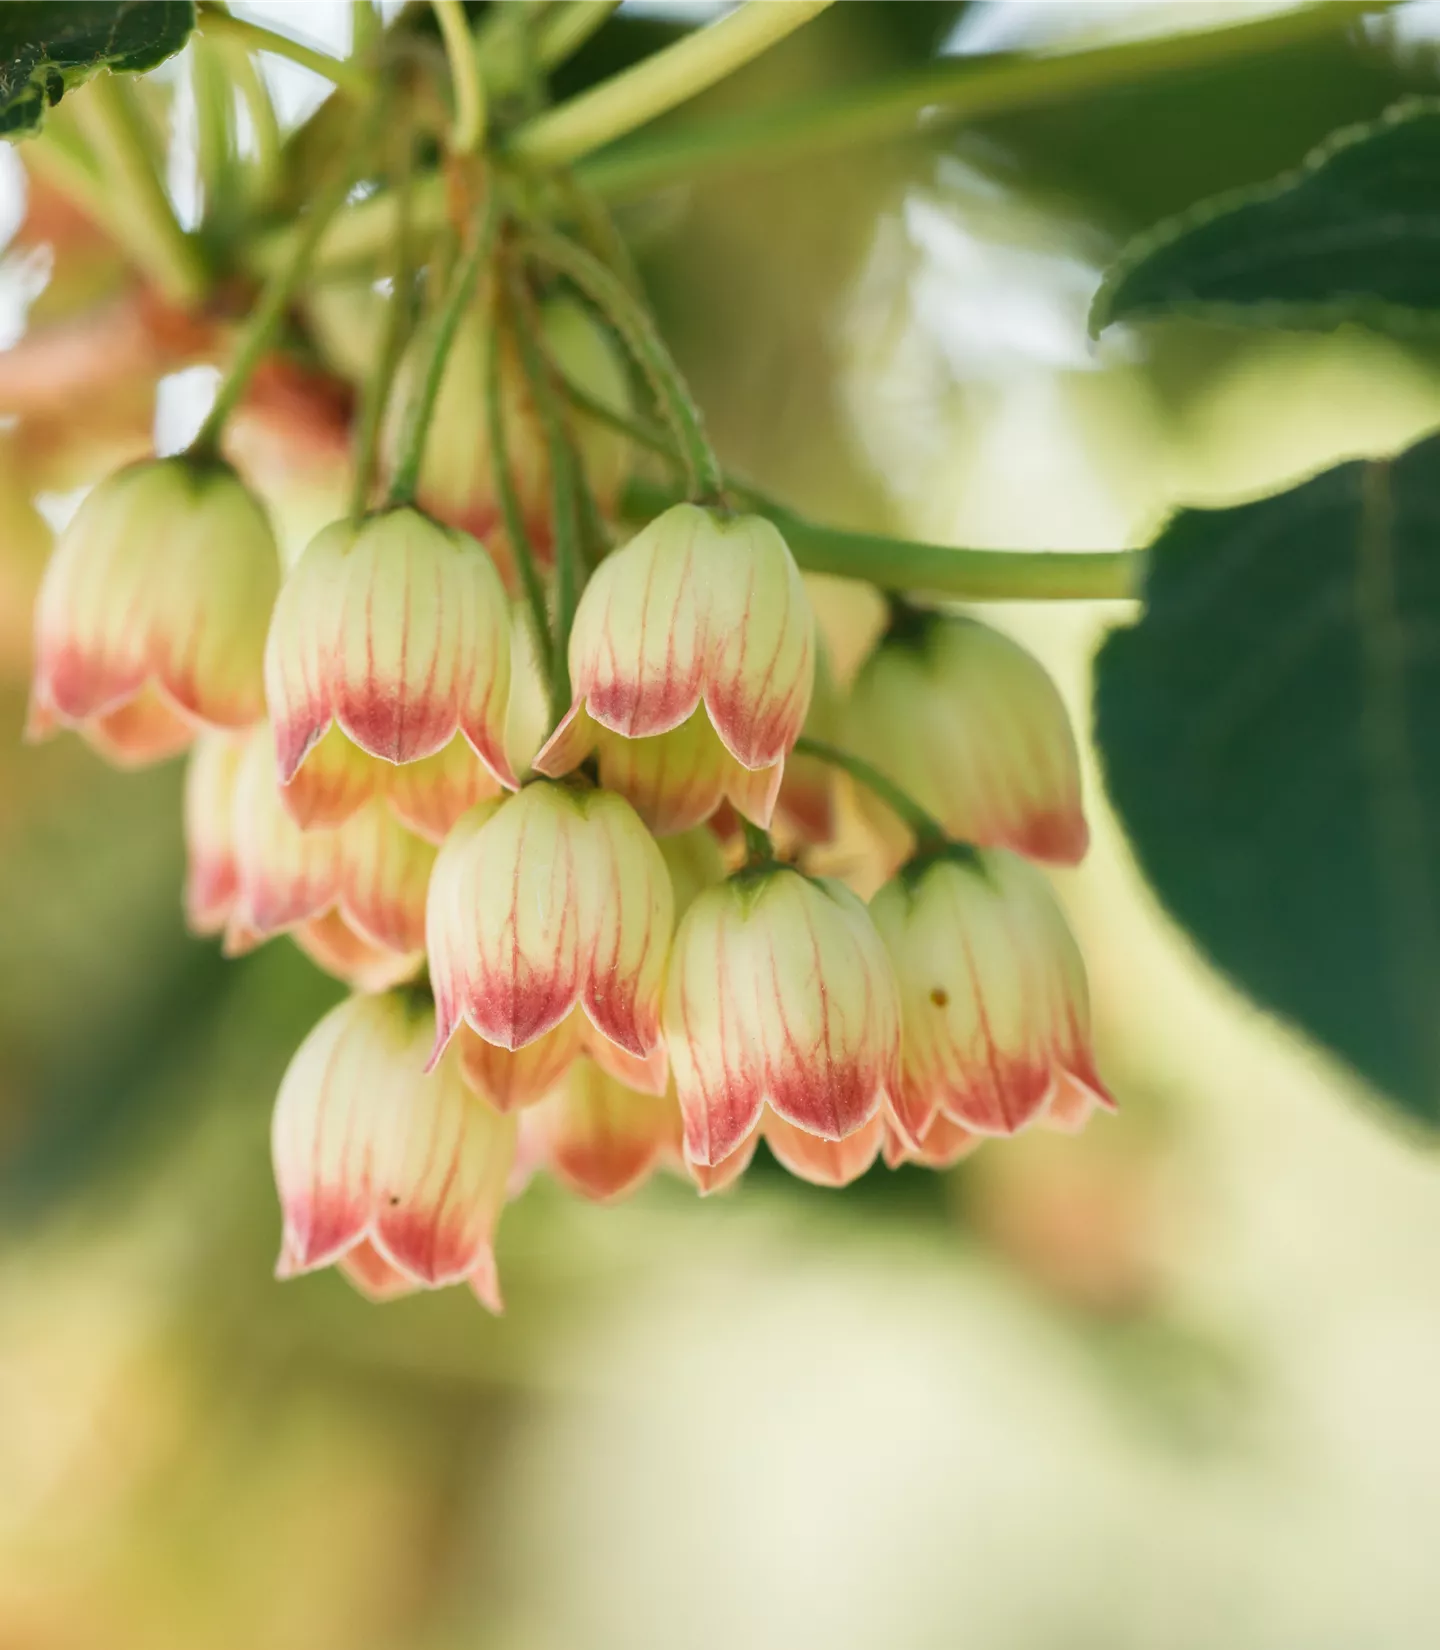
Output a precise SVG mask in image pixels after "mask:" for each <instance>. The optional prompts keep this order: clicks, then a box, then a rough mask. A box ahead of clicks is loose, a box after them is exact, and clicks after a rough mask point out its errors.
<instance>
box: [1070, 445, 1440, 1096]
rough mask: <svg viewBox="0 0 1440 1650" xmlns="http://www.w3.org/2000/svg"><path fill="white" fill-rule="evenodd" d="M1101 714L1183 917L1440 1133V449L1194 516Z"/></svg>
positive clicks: (1157, 562)
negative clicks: (1437, 1125) (1439, 1128)
mask: <svg viewBox="0 0 1440 1650" xmlns="http://www.w3.org/2000/svg"><path fill="white" fill-rule="evenodd" d="M1096 721H1097V727H1096V734H1097V739H1098V742H1099V745H1100V749H1101V754H1102V757H1103V760H1104V764H1105V771H1106V777H1107V782H1108V786H1109V791H1110V795H1111V797H1112V799H1113V801H1114V803H1115V806H1116V808H1117V809H1118V811H1119V813H1120V816H1121V818H1122V819H1123V821H1124V823H1125V827H1126V829H1127V831H1128V832H1129V835H1130V839H1131V841H1132V843H1133V845H1134V847H1135V851H1136V853H1137V855H1138V857H1139V860H1140V863H1141V865H1142V867H1143V868H1144V870H1145V872H1146V875H1147V876H1148V877H1149V879H1150V881H1151V882H1152V883H1153V885H1154V887H1155V888H1156V890H1157V891H1158V893H1159V895H1160V897H1161V899H1162V900H1163V902H1164V903H1165V905H1166V906H1167V907H1168V908H1169V910H1170V912H1171V914H1172V915H1173V916H1174V917H1175V918H1176V919H1177V920H1178V921H1179V922H1180V923H1181V924H1182V925H1183V926H1184V927H1185V928H1186V929H1188V930H1189V932H1190V934H1191V935H1192V936H1193V937H1194V939H1195V940H1196V941H1197V942H1198V944H1199V945H1200V946H1201V948H1202V949H1203V950H1204V951H1205V952H1206V953H1207V954H1208V955H1209V956H1210V958H1211V959H1212V960H1213V961H1214V962H1215V963H1216V964H1218V966H1219V967H1220V968H1222V969H1223V970H1225V971H1226V972H1227V973H1228V974H1230V975H1232V976H1233V977H1234V979H1235V980H1236V981H1237V982H1238V983H1239V984H1240V985H1241V986H1242V987H1243V988H1244V989H1245V990H1246V991H1248V992H1249V994H1250V995H1251V996H1252V997H1254V998H1255V999H1256V1000H1257V1001H1258V1002H1260V1003H1261V1004H1263V1005H1264V1006H1265V1007H1267V1008H1270V1009H1272V1010H1274V1011H1275V1012H1277V1013H1278V1014H1280V1015H1281V1016H1283V1017H1284V1018H1286V1019H1287V1020H1290V1021H1292V1022H1293V1023H1294V1024H1296V1025H1298V1026H1299V1027H1301V1028H1302V1029H1303V1030H1305V1031H1307V1032H1309V1033H1310V1035H1311V1036H1313V1037H1314V1038H1316V1039H1317V1040H1318V1041H1319V1042H1320V1043H1322V1044H1324V1045H1325V1046H1326V1047H1328V1048H1329V1049H1331V1050H1332V1051H1333V1052H1335V1053H1336V1054H1338V1055H1340V1056H1341V1057H1342V1058H1344V1059H1345V1060H1346V1061H1348V1062H1349V1063H1350V1064H1351V1065H1352V1066H1353V1067H1354V1068H1355V1069H1356V1070H1358V1071H1359V1072H1360V1073H1361V1074H1362V1075H1363V1076H1364V1077H1366V1078H1368V1079H1369V1080H1370V1082H1371V1083H1373V1084H1374V1085H1375V1086H1376V1087H1377V1088H1378V1089H1380V1090H1381V1091H1382V1092H1383V1093H1384V1094H1385V1095H1387V1096H1388V1097H1389V1098H1390V1099H1391V1100H1392V1101H1393V1102H1394V1103H1395V1104H1396V1105H1397V1106H1399V1107H1401V1108H1402V1109H1403V1110H1404V1111H1405V1112H1407V1113H1409V1114H1410V1115H1412V1116H1414V1117H1418V1118H1422V1119H1424V1120H1426V1121H1427V1122H1430V1123H1440V437H1432V438H1431V439H1429V440H1426V441H1423V442H1421V443H1420V444H1419V445H1418V446H1415V447H1412V448H1411V449H1410V450H1409V451H1408V452H1406V453H1404V454H1402V455H1401V456H1400V457H1399V458H1397V459H1394V460H1390V461H1385V462H1361V463H1350V464H1342V465H1339V466H1338V467H1337V468H1335V469H1333V470H1327V471H1325V472H1324V473H1323V474H1322V475H1319V476H1316V477H1315V478H1314V479H1313V480H1311V481H1307V482H1305V483H1304V484H1303V485H1301V486H1299V487H1295V488H1292V489H1291V490H1290V491H1289V492H1287V493H1282V494H1280V495H1279V496H1277V497H1274V498H1269V499H1264V500H1262V501H1261V502H1259V503H1256V504H1247V505H1242V506H1240V507H1239V508H1237V509H1231V510H1187V511H1184V512H1182V513H1181V514H1180V515H1178V516H1177V517H1176V518H1175V519H1174V521H1172V522H1171V524H1170V525H1169V526H1168V527H1167V528H1166V530H1165V532H1164V533H1163V534H1162V535H1161V537H1160V538H1159V540H1158V541H1157V542H1156V544H1155V546H1154V549H1153V551H1152V554H1151V564H1150V572H1149V577H1148V583H1147V589H1146V594H1145V610H1144V614H1143V617H1142V618H1141V620H1140V622H1139V623H1138V624H1137V625H1135V626H1134V628H1133V629H1130V630H1123V631H1119V632H1117V633H1116V634H1114V635H1113V636H1111V637H1110V639H1109V641H1108V642H1107V643H1106V644H1105V647H1104V649H1103V650H1102V652H1101V654H1100V659H1099V662H1098V667H1097V681H1096Z"/></svg>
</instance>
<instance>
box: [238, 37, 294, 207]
mask: <svg viewBox="0 0 1440 1650" xmlns="http://www.w3.org/2000/svg"><path fill="white" fill-rule="evenodd" d="M226 62H227V64H228V65H229V69H230V73H231V75H232V77H233V78H234V81H235V89H236V90H237V91H238V92H239V93H240V96H241V98H242V99H243V101H244V104H245V108H246V110H247V111H248V113H249V115H250V126H251V129H252V131H253V132H254V134H255V163H254V166H253V168H252V171H251V177H250V193H251V196H252V198H253V199H254V201H255V202H257V203H259V204H261V205H264V204H266V203H268V202H269V200H270V198H271V196H272V195H273V194H274V192H275V187H276V185H277V183H278V182H279V180H280V147H281V138H280V121H279V119H278V117H277V116H276V113H275V104H274V103H273V101H272V100H271V97H270V88H269V87H268V86H267V85H266V84H265V80H264V77H263V76H262V75H261V74H260V71H259V70H258V69H257V68H256V67H255V59H254V58H253V57H252V56H251V55H250V53H249V52H247V51H246V50H244V48H243V47H241V46H239V45H238V44H236V43H234V42H231V43H230V44H229V49H228V51H227V53H226Z"/></svg>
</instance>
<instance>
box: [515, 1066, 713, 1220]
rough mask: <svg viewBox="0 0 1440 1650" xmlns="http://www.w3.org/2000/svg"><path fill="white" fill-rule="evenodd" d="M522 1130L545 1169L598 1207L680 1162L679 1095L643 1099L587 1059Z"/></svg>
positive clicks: (530, 1115) (573, 1068)
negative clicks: (658, 1169)
mask: <svg viewBox="0 0 1440 1650" xmlns="http://www.w3.org/2000/svg"><path fill="white" fill-rule="evenodd" d="M520 1128H521V1133H522V1135H524V1136H525V1137H526V1141H527V1144H528V1145H529V1147H530V1149H531V1150H533V1152H534V1155H535V1158H536V1160H537V1161H538V1162H539V1163H540V1164H542V1165H543V1166H544V1167H545V1168H547V1169H548V1170H549V1171H550V1173H551V1174H553V1175H554V1176H555V1178H556V1179H557V1180H558V1181H560V1183H561V1184H562V1185H564V1186H567V1187H569V1189H570V1190H571V1191H573V1192H576V1193H578V1194H579V1195H580V1196H581V1197H588V1198H593V1199H595V1200H596V1201H597V1202H605V1201H608V1200H611V1199H614V1198H620V1197H624V1196H625V1195H626V1194H627V1193H629V1192H633V1191H634V1190H635V1189H636V1187H638V1186H639V1185H640V1184H641V1183H642V1182H643V1181H645V1180H646V1179H648V1178H649V1176H650V1175H651V1173H652V1172H653V1171H654V1170H655V1169H656V1168H658V1167H660V1166H662V1165H666V1164H671V1163H678V1162H679V1161H680V1111H679V1108H678V1107H677V1106H676V1104H675V1097H674V1095H673V1094H670V1095H656V1094H642V1093H640V1092H639V1091H638V1090H636V1089H633V1088H629V1087H627V1086H626V1085H625V1084H624V1083H622V1082H619V1081H617V1080H616V1079H615V1078H614V1077H612V1076H611V1075H610V1073H609V1072H607V1071H605V1070H603V1069H602V1068H601V1067H600V1066H599V1065H597V1064H596V1063H595V1062H594V1061H593V1060H587V1059H584V1058H583V1057H582V1058H581V1059H579V1060H577V1061H576V1062H575V1063H574V1065H572V1066H571V1068H570V1070H569V1072H568V1074H567V1075H566V1077H565V1080H564V1082H563V1083H561V1084H560V1086H559V1087H558V1088H557V1089H556V1090H555V1092H554V1093H553V1094H551V1095H549V1096H548V1097H547V1098H546V1099H545V1100H543V1101H542V1102H541V1103H540V1104H539V1105H538V1106H535V1107H534V1108H533V1109H532V1110H530V1111H527V1112H526V1113H525V1114H524V1117H523V1118H522V1120H521V1124H520ZM522 1149H523V1148H522Z"/></svg>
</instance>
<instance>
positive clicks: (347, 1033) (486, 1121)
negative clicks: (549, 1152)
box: [271, 992, 515, 1310]
mask: <svg viewBox="0 0 1440 1650" xmlns="http://www.w3.org/2000/svg"><path fill="white" fill-rule="evenodd" d="M433 1040H434V1015H433V1012H432V1011H431V1008H430V1005H429V1003H428V1002H427V1001H426V1000H425V999H424V998H423V997H422V996H421V995H419V994H418V993H409V992H388V993H386V994H384V995H382V996H375V997H352V998H350V999H349V1000H348V1001H347V1002H344V1003H341V1004H340V1006H339V1007H338V1008H335V1009H332V1010H331V1012H330V1013H329V1014H327V1015H326V1016H325V1018H324V1019H323V1020H321V1022H320V1023H319V1025H317V1026H316V1027H315V1029H314V1030H313V1031H312V1032H311V1033H310V1035H309V1036H308V1037H307V1038H306V1039H305V1041H304V1042H303V1043H302V1044H301V1045H300V1048H299V1050H298V1051H297V1053H296V1055H295V1057H294V1059H293V1060H292V1061H291V1062H290V1066H289V1069H288V1070H287V1071H286V1073H285V1077H284V1080H283V1081H282V1083H281V1085H280V1094H279V1098H278V1099H277V1100H276V1103H275V1116H274V1122H273V1125H272V1129H271V1147H272V1153H273V1157H274V1164H275V1182H276V1186H277V1188H278V1190H279V1194H280V1204H281V1208H282V1210H283V1213H284V1236H283V1239H282V1243H281V1252H280V1261H279V1265H278V1267H277V1273H278V1275H279V1276H280V1277H282V1278H285V1277H294V1276H296V1275H297V1274H299V1273H302V1272H312V1271H315V1270H317V1269H318V1268H320V1267H323V1266H330V1265H334V1264H336V1263H338V1264H339V1265H340V1267H341V1269H342V1270H343V1271H345V1272H346V1274H347V1275H348V1276H349V1277H350V1278H351V1281H352V1282H354V1283H355V1284H356V1285H357V1287H359V1288H361V1289H362V1290H364V1291H365V1292H366V1293H369V1294H373V1295H376V1296H379V1297H382V1298H383V1297H385V1296H388V1295H393V1294H397V1293H401V1292H403V1291H404V1290H406V1289H412V1288H422V1289H437V1288H440V1287H442V1286H444V1285H445V1284H450V1283H465V1282H468V1283H469V1284H470V1285H471V1287H472V1288H473V1289H474V1290H475V1292H476V1294H477V1295H478V1296H479V1297H480V1299H481V1300H482V1301H484V1302H485V1304H486V1305H487V1306H489V1307H490V1308H491V1309H492V1310H498V1309H499V1292H498V1287H497V1282H496V1277H495V1257H494V1249H493V1239H494V1231H495V1225H496V1222H497V1221H498V1219H499V1217H500V1211H501V1209H502V1207H503V1205H504V1201H505V1185H506V1179H507V1177H508V1175H509V1172H510V1165H511V1162H512V1160H513V1158H514V1156H515V1121H514V1119H513V1118H506V1117H502V1116H501V1115H500V1114H499V1113H498V1112H496V1111H494V1110H493V1109H492V1108H491V1107H489V1106H487V1105H486V1104H485V1102H484V1101H483V1100H481V1099H480V1098H479V1097H478V1096H477V1095H475V1094H473V1093H472V1092H471V1091H470V1089H468V1088H467V1087H466V1085H465V1083H464V1082H463V1081H462V1080H461V1077H460V1073H459V1071H458V1070H457V1069H456V1066H455V1063H454V1061H453V1060H449V1059H446V1060H442V1061H441V1062H440V1063H439V1065H438V1066H437V1067H436V1069H435V1070H434V1071H433V1072H431V1073H429V1074H428V1075H427V1073H426V1070H425V1062H426V1057H427V1055H428V1053H429V1050H430V1045H431V1043H432V1041H433Z"/></svg>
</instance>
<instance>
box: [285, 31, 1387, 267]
mask: <svg viewBox="0 0 1440 1650" xmlns="http://www.w3.org/2000/svg"><path fill="white" fill-rule="evenodd" d="M752 3H755V0H752ZM1397 3H1398V0H1319V3H1317V4H1312V5H1306V6H1297V7H1294V8H1292V9H1291V10H1289V11H1284V12H1280V13H1278V14H1277V15H1275V16H1270V17H1261V18H1257V19H1255V20H1253V21H1249V22H1245V23H1238V24H1229V25H1226V26H1224V27H1222V28H1214V29H1196V30H1192V31H1189V32H1186V33H1183V34H1176V35H1167V36H1164V37H1162V38H1160V39H1155V40H1139V41H1127V42H1125V43H1124V44H1122V45H1116V46H1102V47H1096V48H1095V49H1094V50H1089V51H1079V52H1057V53H1053V54H1051V55H1048V56H1043V57H1024V56H1008V57H996V58H981V59H974V60H971V59H951V60H948V61H946V62H944V63H940V64H936V65H933V66H931V67H929V68H926V69H922V70H918V71H915V72H912V73H908V74H901V75H893V76H890V77H888V78H886V79H882V80H878V81H875V82H872V83H871V84H869V85H866V86H857V87H852V88H847V89H846V90H844V91H833V92H826V93H824V94H822V95H818V96H816V97H813V98H809V99H806V100H803V101H801V102H798V103H795V104H791V105H787V106H785V107H783V108H780V109H776V110H774V111H772V112H769V113H766V114H763V115H762V114H760V113H758V112H757V113H747V114H745V115H744V116H743V117H741V116H736V117H727V118H725V119H723V120H722V119H718V118H717V119H715V120H710V121H706V122H704V123H703V124H700V123H697V124H695V125H694V126H693V127H691V128H690V129H689V130H688V131H678V132H667V133H666V134H665V138H664V141H663V142H661V141H659V140H658V139H657V140H655V141H654V142H652V141H650V140H649V139H648V138H647V139H645V140H639V139H637V140H635V141H634V142H631V143H626V144H617V145H616V146H615V147H614V148H613V149H610V150H607V151H605V152H604V153H601V154H596V155H592V156H590V157H588V158H587V159H585V160H584V161H582V162H581V163H580V165H579V166H578V167H577V168H576V172H577V175H578V177H579V178H580V179H581V180H582V181H583V182H584V183H586V184H587V185H589V186H590V187H591V188H593V189H594V190H595V192H596V193H597V194H599V195H601V196H602V197H604V198H606V199H611V200H613V199H618V198H623V197H628V196H632V195H637V194H642V193H644V192H645V191H646V190H648V189H653V188H659V187H661V186H664V185H668V184H673V183H675V182H678V181H683V180H684V179H687V178H689V177H692V176H696V175H701V174H704V173H707V172H720V171H723V170H725V169H726V168H729V167H734V166H745V165H762V164H763V165H769V164H771V163H772V162H773V163H783V162H784V161H785V160H787V159H795V158H798V157H801V156H804V155H807V154H820V153H827V152H834V151H838V150H843V149H845V148H850V147H853V146H855V145H856V144H859V143H877V142H883V141H887V140H891V141H893V140H895V139H901V138H905V137H907V136H911V135H917V134H920V133H922V132H923V133H930V132H932V131H935V130H937V129H939V128H941V127H943V126H944V125H945V124H947V123H949V124H955V123H959V122H964V121H967V120H979V119H984V118H991V117H994V116H997V115H1003V114H1009V113H1012V112H1014V111H1016V110H1021V109H1033V108H1041V107H1045V106H1047V105H1050V104H1057V103H1065V102H1067V101H1070V100H1072V99H1074V98H1077V97H1083V96H1084V95H1085V94H1086V93H1088V92H1092V91H1103V90H1105V89H1107V88H1109V87H1113V86H1124V85H1133V84H1135V83H1136V82H1138V81H1141V80H1143V79H1144V78H1145V77H1146V76H1148V75H1152V74H1165V73H1170V72H1180V71H1183V70H1186V69H1188V68H1191V67H1194V66H1199V67H1204V66H1205V65H1206V64H1208V63H1221V62H1225V61H1228V60H1230V59H1237V58H1244V57H1249V56H1258V55H1261V54H1263V53H1265V52H1271V51H1281V50H1283V49H1284V48H1285V47H1287V46H1290V45H1296V44H1303V43H1304V42H1305V41H1307V40H1312V39H1321V38H1323V37H1324V36H1325V35H1327V34H1333V33H1334V32H1335V31H1336V30H1337V29H1340V28H1342V27H1344V26H1345V25H1346V24H1347V23H1349V22H1352V21H1353V20H1354V19H1355V18H1357V17H1360V16H1363V15H1366V14H1369V13H1374V12H1379V11H1385V10H1388V9H1389V8H1390V7H1391V6H1393V5H1395V4H1397ZM760 4H761V5H762V7H763V9H764V10H766V11H773V12H789V11H790V10H792V7H791V6H790V5H788V4H785V5H781V4H778V3H770V0H760ZM736 15H738V14H736ZM712 26H713V27H717V28H718V27H720V26H721V25H719V24H716V25H712ZM708 32H709V31H708V30H705V31H701V33H702V34H705V33H708ZM687 38H689V37H687ZM695 38H698V37H695ZM679 44H684V42H680V43H679ZM666 49H667V50H674V49H675V48H673V47H670V48H666ZM664 55H665V54H664V52H657V53H656V54H655V56H654V57H652V58H647V59H646V60H645V61H646V62H647V63H650V62H654V61H655V60H656V59H657V58H660V57H663V56H664ZM642 66H643V65H642ZM624 78H625V77H624V76H623V75H621V76H617V77H616V80H623V79H624ZM613 84H615V81H607V82H605V83H604V87H598V88H597V89H596V90H597V92H598V91H600V90H603V89H605V87H608V86H610V85H613ZM586 95H587V96H590V95H593V94H589V93H587V94H586ZM564 107H567V108H568V107H570V105H564ZM922 111H925V114H926V120H925V124H924V125H923V127H922V126H921V125H920V115H921V112H922ZM555 112H558V111H552V115H547V116H542V117H540V118H542V119H549V118H552V116H553V113H555ZM632 124H635V123H632ZM444 221H445V186H444V182H443V180H442V179H441V178H440V177H439V176H438V175H437V174H431V175H429V176H427V177H424V178H421V179H418V180H417V182H416V189H415V228H416V233H417V234H425V235H430V234H434V233H435V232H436V231H438V230H439V229H440V228H441V227H442V226H443V224H444ZM393 234H394V203H393V202H392V201H391V200H390V199H389V198H388V196H385V195H377V196H375V197H374V198H372V199H370V200H367V201H362V202H360V203H359V204H358V205H356V206H354V207H352V208H351V209H350V210H349V211H348V212H346V213H345V215H344V216H343V217H342V218H341V219H340V221H339V222H338V223H337V224H336V225H335V228H334V229H333V230H332V231H331V233H330V234H329V235H328V236H327V237H326V238H325V241H324V242H323V243H322V245H321V248H320V252H319V255H318V258H317V265H316V267H317V269H318V270H323V271H325V272H326V273H332V272H333V273H346V272H348V271H350V270H353V269H355V268H356V267H357V266H359V267H363V266H365V265H366V264H368V263H372V262H373V261H374V259H375V258H376V256H377V255H379V254H381V253H383V251H384V249H385V247H386V246H387V245H389V244H390V240H391V237H392V236H393ZM293 236H294V231H293V230H291V229H282V230H275V231H273V232H272V233H271V234H270V235H268V236H264V237H262V238H260V239H259V241H258V242H257V243H256V244H255V246H254V247H253V249H252V257H253V259H254V262H255V266H256V267H257V268H259V269H260V270H261V271H262V272H263V271H266V270H269V269H271V268H274V267H275V265H276V264H277V263H278V262H279V261H280V260H281V259H283V257H284V255H285V252H286V250H287V248H288V244H289V242H290V240H291V239H292V238H293Z"/></svg>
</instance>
